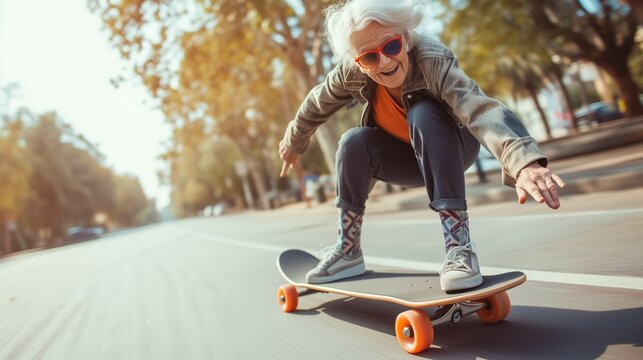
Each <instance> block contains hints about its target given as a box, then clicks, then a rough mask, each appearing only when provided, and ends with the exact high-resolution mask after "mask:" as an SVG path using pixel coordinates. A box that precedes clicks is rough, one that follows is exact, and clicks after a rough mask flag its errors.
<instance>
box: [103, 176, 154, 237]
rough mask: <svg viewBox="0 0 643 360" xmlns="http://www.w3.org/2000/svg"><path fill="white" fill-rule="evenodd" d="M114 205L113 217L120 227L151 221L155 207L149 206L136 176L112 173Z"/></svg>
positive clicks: (149, 203)
mask: <svg viewBox="0 0 643 360" xmlns="http://www.w3.org/2000/svg"><path fill="white" fill-rule="evenodd" d="M113 182H114V186H115V194H114V199H115V206H114V210H113V212H112V214H113V218H114V219H115V220H116V221H117V223H118V225H119V226H121V227H132V226H138V225H144V224H148V223H150V222H152V221H153V220H154V216H155V213H156V209H155V208H152V207H151V204H152V205H153V202H150V201H149V200H148V199H147V197H146V196H145V192H144V191H143V187H141V183H140V181H139V180H138V178H136V177H134V176H130V175H113Z"/></svg>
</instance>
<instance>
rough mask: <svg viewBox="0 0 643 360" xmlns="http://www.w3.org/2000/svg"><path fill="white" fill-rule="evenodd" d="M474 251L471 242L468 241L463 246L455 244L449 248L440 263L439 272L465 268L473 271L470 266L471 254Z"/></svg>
mask: <svg viewBox="0 0 643 360" xmlns="http://www.w3.org/2000/svg"><path fill="white" fill-rule="evenodd" d="M474 252H475V247H474V245H473V243H471V242H470V243H468V244H466V245H464V246H456V247H454V248H453V249H451V250H449V252H448V253H447V256H446V259H445V260H444V263H443V264H442V270H440V274H443V273H445V272H447V271H451V270H465V269H466V271H468V272H475V270H473V268H472V267H471V254H472V253H474Z"/></svg>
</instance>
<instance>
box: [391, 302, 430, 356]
mask: <svg viewBox="0 0 643 360" xmlns="http://www.w3.org/2000/svg"><path fill="white" fill-rule="evenodd" d="M395 336H396V337H397V341H398V342H399V343H400V346H402V348H403V349H404V350H405V351H406V352H408V353H411V354H417V353H419V352H421V351H423V350H426V349H428V348H429V347H430V346H431V344H432V343H433V324H431V319H429V317H428V316H427V315H426V313H425V312H424V311H422V310H419V309H413V310H408V311H405V312H403V313H401V314H399V315H398V316H397V319H396V320H395Z"/></svg>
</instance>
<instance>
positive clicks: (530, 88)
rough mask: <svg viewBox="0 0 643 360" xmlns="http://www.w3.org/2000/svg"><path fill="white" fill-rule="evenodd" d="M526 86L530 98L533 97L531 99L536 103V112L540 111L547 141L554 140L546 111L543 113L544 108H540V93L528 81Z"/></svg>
mask: <svg viewBox="0 0 643 360" xmlns="http://www.w3.org/2000/svg"><path fill="white" fill-rule="evenodd" d="M526 86H527V90H528V91H529V96H531V99H532V100H533V101H534V106H536V110H538V113H539V114H540V118H541V120H542V122H543V126H544V127H545V133H546V134H547V139H548V140H549V139H551V138H552V136H551V128H550V127H549V121H547V115H545V111H543V108H542V106H540V101H538V93H537V92H536V89H535V88H534V85H533V84H532V83H531V82H529V81H527V84H526Z"/></svg>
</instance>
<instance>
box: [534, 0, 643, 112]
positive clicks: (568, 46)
mask: <svg viewBox="0 0 643 360" xmlns="http://www.w3.org/2000/svg"><path fill="white" fill-rule="evenodd" d="M530 6H531V7H532V10H533V13H534V19H535V20H536V23H537V24H539V25H540V27H541V28H542V30H543V32H544V33H545V34H547V35H548V36H549V37H550V38H551V40H552V41H551V42H550V45H551V46H552V47H553V48H554V49H556V52H557V53H558V54H560V55H562V56H566V57H568V58H570V59H572V60H585V61H589V62H592V63H595V64H596V65H597V66H598V67H600V68H602V69H603V70H605V71H606V72H607V73H608V74H609V75H610V76H611V77H612V78H613V79H614V82H615V84H616V86H617V87H618V89H619V93H620V96H621V98H622V99H623V101H624V102H625V107H626V113H627V115H628V116H636V115H643V105H641V102H640V101H639V90H640V89H639V88H638V85H637V84H636V82H635V81H634V79H633V77H632V72H631V70H630V67H629V63H628V57H629V55H630V54H631V52H632V49H633V47H634V42H635V36H636V30H637V28H638V21H637V20H636V18H635V15H634V12H633V11H632V8H631V7H629V6H627V5H626V4H625V3H624V2H623V1H618V0H593V1H592V0H585V1H580V0H545V1H543V2H542V4H538V5H537V6H536V5H535V4H533V3H530ZM639 8H640V6H639Z"/></svg>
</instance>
